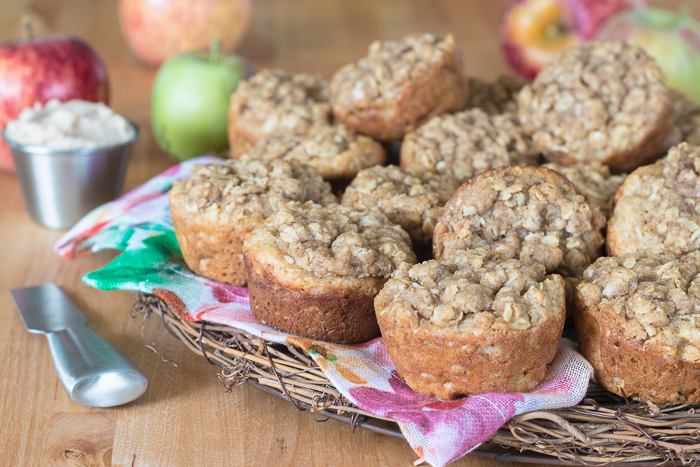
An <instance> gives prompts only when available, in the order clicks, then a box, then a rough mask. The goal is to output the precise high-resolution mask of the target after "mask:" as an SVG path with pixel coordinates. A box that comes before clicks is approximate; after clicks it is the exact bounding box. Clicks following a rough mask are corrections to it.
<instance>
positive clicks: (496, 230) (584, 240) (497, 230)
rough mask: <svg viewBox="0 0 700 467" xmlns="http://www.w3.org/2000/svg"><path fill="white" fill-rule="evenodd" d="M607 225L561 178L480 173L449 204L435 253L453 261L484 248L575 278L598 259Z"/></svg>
mask: <svg viewBox="0 0 700 467" xmlns="http://www.w3.org/2000/svg"><path fill="white" fill-rule="evenodd" d="M604 226H605V217H604V216H603V214H602V213H601V212H600V209H599V208H598V206H597V205H595V203H589V202H588V201H587V200H586V198H585V197H584V196H582V195H581V194H579V192H578V191H577V190H576V188H575V187H574V185H573V184H572V183H571V182H570V181H569V180H567V179H566V177H564V176H563V175H561V174H560V173H558V172H555V171H553V170H549V169H546V168H544V167H517V166H505V167H500V168H498V169H491V170H487V171H484V172H481V173H480V174H479V175H477V176H476V177H474V178H472V179H471V180H469V181H468V182H466V183H465V184H464V185H462V186H461V187H460V188H459V190H457V192H456V193H455V194H454V195H453V196H452V198H451V199H450V200H449V201H448V202H447V203H446V204H445V208H444V210H443V211H442V215H441V216H440V220H439V221H438V224H437V226H436V227H435V234H434V236H433V253H434V256H435V258H436V259H438V260H442V261H450V258H451V257H452V256H453V255H454V254H455V253H456V252H457V251H459V250H466V249H472V248H486V249H489V250H496V251H500V252H502V253H504V254H505V255H506V256H507V257H508V258H516V259H519V260H521V261H523V262H536V263H542V264H544V266H545V267H546V268H547V271H548V272H558V273H559V274H561V275H563V276H564V277H569V276H576V275H578V274H580V273H581V272H582V271H583V270H584V269H585V268H586V267H587V266H588V265H589V264H591V263H592V262H593V260H595V258H597V255H598V252H599V250H600V248H601V246H602V245H603V235H602V233H601V229H602V228H603V227H604Z"/></svg>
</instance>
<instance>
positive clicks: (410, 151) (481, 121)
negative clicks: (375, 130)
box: [401, 109, 538, 181]
mask: <svg viewBox="0 0 700 467" xmlns="http://www.w3.org/2000/svg"><path fill="white" fill-rule="evenodd" d="M537 162H538V153H537V151H535V150H534V148H533V146H532V143H531V141H530V138H529V137H527V136H526V135H525V134H524V133H523V132H522V129H521V128H520V125H519V124H518V122H517V120H516V119H515V118H514V116H513V115H512V114H506V115H495V116H490V115H487V114H486V113H484V111H482V110H480V109H471V110H467V111H464V112H459V113H456V114H444V115H440V116H439V117H435V118H432V119H431V120H430V121H429V122H428V123H426V124H425V125H423V126H421V127H420V128H418V129H417V130H415V131H412V132H411V133H409V134H407V135H406V137H405V138H404V141H403V144H402V145H401V167H403V168H413V169H414V170H430V171H436V172H439V173H451V174H453V175H454V176H456V177H457V178H458V179H459V180H461V181H466V180H469V179H470V178H472V177H473V176H474V175H476V174H478V173H479V172H481V171H483V170H486V169H493V168H496V167H501V166H504V165H536V164H537Z"/></svg>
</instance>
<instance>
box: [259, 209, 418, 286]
mask: <svg viewBox="0 0 700 467" xmlns="http://www.w3.org/2000/svg"><path fill="white" fill-rule="evenodd" d="M259 247H262V248H271V249H274V250H276V251H277V252H278V253H279V254H281V255H284V259H285V261H286V262H287V263H288V264H289V265H293V266H296V267H298V268H300V269H302V270H304V271H306V272H309V273H312V274H314V275H316V276H319V277H325V276H334V277H337V276H340V277H347V276H351V277H356V278H364V277H373V278H383V279H386V278H388V277H389V276H390V275H391V274H392V273H393V272H394V271H395V270H396V268H398V266H399V265H400V264H401V263H403V262H409V263H415V261H416V257H415V255H414V253H413V251H411V240H410V239H409V237H408V234H407V233H406V232H405V231H404V230H403V229H401V227H399V226H397V225H395V224H393V223H392V222H391V221H389V219H387V218H386V216H384V215H383V214H382V213H381V212H379V211H377V210H356V209H353V208H351V207H349V206H344V205H339V204H330V205H328V206H325V207H324V206H320V205H318V204H315V203H311V202H308V203H305V204H303V205H301V204H299V203H288V204H286V205H283V206H281V207H280V209H279V210H278V211H277V212H276V213H275V214H273V215H272V216H271V217H270V218H268V219H267V221H266V222H265V223H264V224H263V225H262V226H261V227H260V228H259V229H257V230H255V231H254V232H253V233H252V234H251V235H250V237H249V238H248V239H247V240H246V249H248V248H259Z"/></svg>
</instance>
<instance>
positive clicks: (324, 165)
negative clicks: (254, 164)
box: [248, 123, 386, 180]
mask: <svg viewBox="0 0 700 467" xmlns="http://www.w3.org/2000/svg"><path fill="white" fill-rule="evenodd" d="M248 155H250V156H251V157H252V158H254V159H264V160H271V159H285V160H289V159H297V160H299V161H301V162H303V163H305V164H309V165H311V166H314V167H316V168H317V169H318V171H319V172H320V173H321V176H322V177H323V178H324V179H326V180H352V179H353V178H354V177H355V175H357V173H358V172H359V171H361V170H362V169H366V168H368V167H372V166H374V165H381V164H383V163H384V162H385V161H386V152H385V151H384V148H383V147H382V145H381V144H379V143H378V142H376V141H374V140H373V139H372V138H369V137H367V136H363V135H358V134H357V133H355V132H354V131H352V130H351V129H349V128H348V127H347V126H345V125H343V124H342V123H340V124H336V125H318V126H315V127H312V128H311V129H310V130H309V131H308V132H307V133H306V134H305V135H273V136H268V137H265V138H263V139H261V140H260V141H258V144H256V145H255V146H254V147H253V148H252V149H251V150H250V151H249V153H248Z"/></svg>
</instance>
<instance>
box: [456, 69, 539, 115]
mask: <svg viewBox="0 0 700 467" xmlns="http://www.w3.org/2000/svg"><path fill="white" fill-rule="evenodd" d="M468 83H469V99H468V100H467V109H471V108H474V107H476V108H477V109H481V110H483V111H484V112H486V113H487V114H488V115H499V114H504V113H511V114H517V112H518V93H519V92H520V90H521V89H522V87H523V86H524V85H525V81H523V80H522V79H520V78H518V77H517V76H512V75H500V76H499V77H498V79H497V80H496V81H484V80H482V79H480V78H476V77H470V78H469V79H468Z"/></svg>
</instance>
